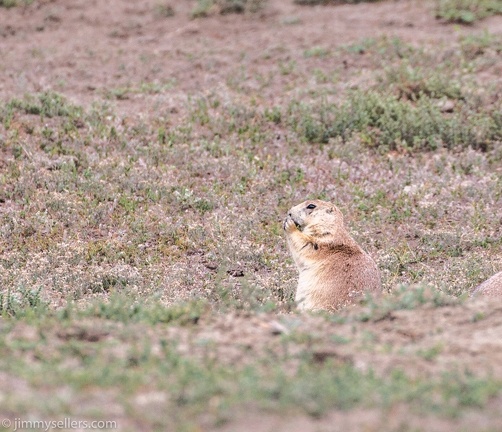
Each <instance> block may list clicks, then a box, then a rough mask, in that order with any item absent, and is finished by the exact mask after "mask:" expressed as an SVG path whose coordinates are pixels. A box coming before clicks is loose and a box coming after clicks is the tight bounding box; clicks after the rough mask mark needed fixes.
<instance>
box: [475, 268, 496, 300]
mask: <svg viewBox="0 0 502 432" xmlns="http://www.w3.org/2000/svg"><path fill="white" fill-rule="evenodd" d="M472 296H473V297H477V296H485V297H502V271H501V272H498V273H495V274H494V275H493V276H492V277H491V278H490V279H487V280H485V281H484V282H483V283H482V284H481V285H479V286H478V287H477V288H476V289H475V290H474V292H473V293H472Z"/></svg>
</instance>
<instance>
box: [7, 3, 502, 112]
mask: <svg viewBox="0 0 502 432" xmlns="http://www.w3.org/2000/svg"><path fill="white" fill-rule="evenodd" d="M162 4H163V3H160V2H158V1H142V2H134V1H125V0H124V1H118V0H117V1H110V2H107V3H106V4H105V3H102V2H99V1H89V2H81V1H78V0H73V1H71V0H70V1H65V2H63V1H54V0H53V1H37V2H35V3H34V4H32V5H30V6H28V7H16V8H12V9H2V10H1V14H0V37H1V39H0V49H1V53H2V59H3V60H2V75H3V79H2V82H1V83H0V97H2V98H4V99H7V98H9V97H13V96H20V95H23V94H24V93H27V92H41V91H44V90H53V91H58V92H61V93H63V94H64V95H65V96H67V97H69V98H70V100H72V101H74V102H75V103H78V104H83V105H90V104H91V103H92V102H95V101H100V100H102V99H103V96H104V95H106V92H107V91H108V90H110V89H118V88H122V87H127V86H131V85H137V83H142V82H144V83H150V82H155V83H159V84H160V85H166V86H169V85H172V86H173V89H172V90H170V91H169V92H167V93H166V94H161V95H156V94H153V95H148V94H146V95H145V94H133V95H130V96H127V97H125V98H122V99H119V100H118V101H117V103H116V109H117V110H118V112H119V113H120V114H123V115H125V114H127V115H131V116H150V115H155V114H156V113H158V112H159V110H161V111H162V112H164V111H167V112H169V113H171V114H172V115H174V114H175V113H176V111H177V110H178V109H180V106H179V105H181V101H184V100H186V97H187V95H195V94H203V95H209V94H211V92H214V91H218V92H221V91H223V92H229V93H230V92H232V88H231V86H229V85H228V83H229V80H230V79H231V78H232V77H234V76H235V75H237V74H239V73H244V74H245V77H244V79H243V84H242V85H243V86H245V87H246V90H247V94H248V95H249V97H257V98H259V100H260V101H262V103H264V104H266V105H273V104H277V103H280V102H281V101H283V100H284V99H287V98H288V95H290V94H296V93H297V92H299V91H300V90H305V88H304V86H305V83H304V82H296V80H295V76H290V75H283V76H279V77H274V80H275V81H274V82H273V83H272V85H268V86H267V87H266V89H265V91H262V89H260V88H259V85H258V83H257V82H256V79H255V78H254V77H255V76H256V75H257V74H262V75H263V76H266V75H267V72H268V71H269V70H270V69H272V68H275V67H277V64H278V63H281V62H288V61H294V60H295V59H302V61H301V62H298V64H297V66H298V67H299V68H313V67H315V66H316V63H321V62H322V64H323V66H325V67H329V66H330V64H329V62H330V61H331V62H332V61H334V60H336V61H338V59H330V58H329V57H328V58H315V57H314V58H312V59H311V60H310V61H305V59H304V56H303V53H304V51H305V50H307V49H309V48H312V47H313V46H320V47H325V48H327V49H333V48H337V47H340V46H343V45H346V44H349V43H354V42H357V41H360V40H362V39H364V38H378V37H381V36H387V37H394V36H397V37H399V38H401V39H402V40H404V41H406V42H408V43H411V44H414V45H417V46H418V45H425V46H427V45H431V46H434V45H445V44H448V43H449V42H452V41H454V40H457V39H458V37H459V36H460V35H462V34H474V33H476V32H479V31H480V30H481V29H486V30H487V31H488V32H490V33H494V34H496V33H500V32H501V31H502V22H501V19H500V17H492V18H488V19H486V20H484V21H483V22H482V23H479V24H475V25H473V26H469V27H458V26H453V27H452V26H447V25H444V24H442V23H441V22H439V21H437V20H434V19H431V16H433V14H434V12H433V3H432V2H428V1H404V0H400V1H387V2H382V3H370V4H360V5H339V6H336V7H323V6H316V7H302V6H298V5H295V4H294V3H293V2H290V1H285V0H282V1H280V0H274V1H270V2H269V3H267V6H266V7H265V9H264V10H263V11H261V12H259V16H254V15H253V16H240V15H235V14H231V15H225V16H220V15H217V14H215V15H213V16H210V17H208V18H204V19H196V20H192V19H191V17H190V12H191V11H192V10H193V9H194V6H195V2H193V1H183V2H178V3H176V4H173V5H172V7H173V9H174V16H171V17H163V16H161V14H160V12H158V7H159V5H162ZM326 62H328V63H326ZM333 66H339V65H338V64H336V65H333ZM365 67H367V65H365V59H364V56H361V58H360V60H359V61H357V62H355V61H354V60H352V59H351V60H350V61H349V59H347V61H346V62H344V68H345V76H344V77H343V79H340V83H341V84H340V85H341V86H348V87H350V86H354V85H356V84H357V80H364V77H365V74H364V69H365ZM243 71H245V72H243ZM361 71H363V73H361ZM299 72H300V73H298V75H301V70H300V71H299ZM354 72H357V73H354ZM352 77H357V78H352ZM482 78H483V79H485V80H493V81H497V80H498V81H499V82H500V80H502V74H501V73H500V65H499V67H498V68H492V69H491V70H490V72H489V75H487V76H483V77H482ZM173 83H175V84H176V85H175V86H174V85H173ZM307 86H308V83H307ZM238 96H239V97H243V96H242V92H239V95H238Z"/></svg>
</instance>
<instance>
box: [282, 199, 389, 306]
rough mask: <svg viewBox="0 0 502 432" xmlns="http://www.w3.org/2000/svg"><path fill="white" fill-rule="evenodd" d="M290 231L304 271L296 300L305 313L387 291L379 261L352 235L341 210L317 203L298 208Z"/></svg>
mask: <svg viewBox="0 0 502 432" xmlns="http://www.w3.org/2000/svg"><path fill="white" fill-rule="evenodd" d="M309 205H313V206H315V208H314V209H308V208H307V207H308V206H309ZM284 231H285V232H286V238H287V243H288V247H289V250H290V252H291V255H292V256H293V260H294V261H295V264H296V266H297V268H298V272H299V278H298V288H297V291H296V301H297V303H298V306H299V307H300V308H301V309H308V310H318V309H325V310H338V309H340V308H342V307H344V306H346V305H349V304H351V303H354V302H355V301H357V300H359V299H360V298H361V297H362V296H363V295H364V293H366V292H371V293H380V292H381V283H380V272H379V270H378V268H377V266H376V264H375V262H374V261H373V260H372V259H371V257H370V256H369V255H368V254H366V253H365V252H364V251H363V250H362V249H361V248H360V247H359V245H358V244H357V243H356V242H355V241H354V239H353V238H352V237H351V236H350V234H349V233H348V232H347V230H346V228H345V226H344V223H343V215H342V213H341V212H340V210H339V209H338V208H337V207H336V206H335V205H333V204H330V203H328V202H326V201H321V200H311V201H305V202H303V203H301V204H299V205H297V206H295V207H293V208H292V209H291V210H290V211H289V212H288V215H287V217H286V219H285V220H284Z"/></svg>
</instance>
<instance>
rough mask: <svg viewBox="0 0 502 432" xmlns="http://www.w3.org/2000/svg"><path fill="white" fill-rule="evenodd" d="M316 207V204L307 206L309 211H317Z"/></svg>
mask: <svg viewBox="0 0 502 432" xmlns="http://www.w3.org/2000/svg"><path fill="white" fill-rule="evenodd" d="M316 207H317V206H316V205H315V204H309V205H308V206H307V208H308V209H309V210H312V209H315V208H316Z"/></svg>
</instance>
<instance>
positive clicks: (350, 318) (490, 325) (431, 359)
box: [172, 299, 502, 431]
mask: <svg viewBox="0 0 502 432" xmlns="http://www.w3.org/2000/svg"><path fill="white" fill-rule="evenodd" d="M362 312H364V310H363V309H361V308H359V307H357V308H354V309H352V310H349V311H347V312H346V314H345V317H346V319H347V321H346V322H345V323H335V322H331V323H330V322H327V321H326V319H324V318H322V317H315V316H298V315H283V316H279V317H278V316H276V315H265V314H264V315H263V316H246V315H234V316H232V315H230V316H220V317H218V318H215V317H212V318H207V319H206V320H203V321H202V322H200V325H198V326H196V327H195V328H193V329H191V330H188V329H186V328H183V329H176V330H174V329H172V331H173V332H176V335H177V337H180V340H181V341H184V342H182V343H181V344H180V350H181V351H182V352H184V353H186V354H188V353H190V354H191V355H200V356H204V355H207V352H206V351H205V350H204V348H202V347H203V346H207V342H208V341H212V342H214V345H213V347H214V348H215V351H214V352H215V360H217V361H218V362H221V363H223V364H228V365H232V364H237V363H238V364H246V362H252V361H253V360H254V359H255V358H256V357H257V356H260V355H262V354H264V353H270V352H275V353H276V354H277V357H278V358H279V357H282V356H283V355H284V351H285V350H287V351H288V353H289V354H292V355H293V357H294V353H295V350H297V351H298V352H300V351H301V352H303V353H305V352H307V353H310V355H312V359H313V361H317V362H320V363H322V362H325V361H328V360H329V361H331V362H333V364H334V365H338V364H350V365H353V366H355V367H356V368H357V369H360V370H361V371H369V370H373V371H375V373H376V374H377V375H379V376H388V374H389V373H392V372H393V371H395V370H396V369H398V370H402V371H403V372H405V373H406V374H407V375H408V376H411V377H415V378H439V377H441V376H444V375H446V374H449V373H451V372H456V371H457V372H464V373H468V374H472V375H473V376H478V377H479V376H484V377H487V378H490V379H493V380H501V379H502V367H501V364H502V339H501V338H500V335H501V334H502V301H500V300H487V299H477V300H468V301H466V302H465V303H463V304H452V305H448V306H443V307H434V306H425V307H421V308H418V309H414V310H398V311H392V312H390V313H388V314H385V315H383V316H381V317H378V316H376V317H374V318H372V319H370V320H369V321H367V322H360V321H359V320H357V321H354V318H356V317H358V316H359V317H360V316H361V313H362ZM292 335H294V339H295V341H297V342H296V343H291V344H288V343H286V342H285V339H284V337H286V339H287V338H288V336H289V337H291V336H292ZM302 335H303V336H304V343H298V341H299V340H302V337H301V336H302ZM202 341H205V344H202V343H201V342H202ZM283 367H284V369H285V370H294V369H295V364H294V360H292V361H291V363H289V364H288V363H285V364H284V365H283ZM500 402H501V400H500V398H496V399H494V400H492V401H491V402H490V403H489V404H488V406H486V407H485V408H484V410H483V411H482V412H480V411H479V410H475V409H472V408H468V409H465V410H464V411H463V412H462V413H461V415H460V416H459V417H457V418H453V419H448V418H441V417H437V416H434V415H432V414H424V413H417V412H413V411H410V409H409V407H405V406H397V407H393V408H392V409H391V410H390V411H385V410H384V411H381V410H374V409H368V410H360V409H357V410H350V411H336V412H331V413H329V414H328V415H326V416H323V417H322V418H320V419H315V418H312V417H308V416H305V415H303V414H301V413H297V414H294V413H293V414H292V415H288V416H280V415H275V414H265V415H264V414H263V412H260V411H259V410H253V408H251V409H250V410H246V412H242V413H240V414H238V415H237V416H236V417H235V418H234V419H233V420H231V421H230V423H229V424H227V425H226V426H225V427H224V428H223V429H218V430H225V431H240V430H242V431H244V430H251V429H252V430H259V431H272V430H275V431H346V430H364V431H381V430H428V431H446V430H466V431H467V430H485V429H486V430H498V429H499V428H501V427H502V417H501V416H500V411H499V406H500ZM403 428H404V429H403Z"/></svg>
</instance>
